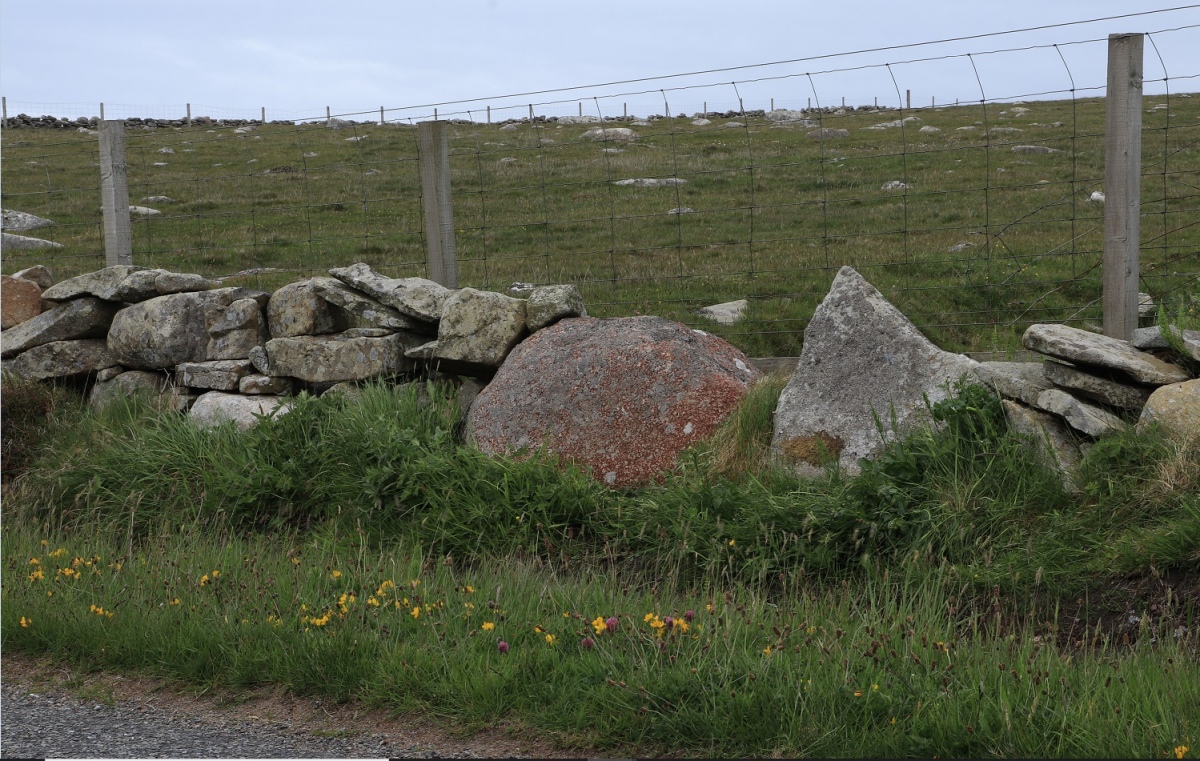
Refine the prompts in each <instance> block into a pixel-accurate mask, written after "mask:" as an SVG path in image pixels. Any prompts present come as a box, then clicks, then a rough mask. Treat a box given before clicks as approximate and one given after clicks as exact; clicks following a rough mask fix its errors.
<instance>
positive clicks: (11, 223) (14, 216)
mask: <svg viewBox="0 0 1200 761" xmlns="http://www.w3.org/2000/svg"><path fill="white" fill-rule="evenodd" d="M0 217H2V218H3V224H2V225H0V229H4V230H9V231H11V232H23V231H25V230H36V229H38V228H39V227H48V226H50V225H52V224H54V223H53V222H51V221H50V220H48V219H43V218H42V217H38V216H34V215H33V214H28V213H26V212H23V211H15V210H13V209H3V210H0Z"/></svg>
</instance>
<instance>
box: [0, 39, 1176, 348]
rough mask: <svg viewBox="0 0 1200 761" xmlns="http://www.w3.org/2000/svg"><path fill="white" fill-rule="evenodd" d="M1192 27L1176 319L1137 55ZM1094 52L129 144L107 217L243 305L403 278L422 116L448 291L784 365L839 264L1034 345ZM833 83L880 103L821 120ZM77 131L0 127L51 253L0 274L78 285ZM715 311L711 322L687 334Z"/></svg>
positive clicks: (1089, 286)
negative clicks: (331, 281)
mask: <svg viewBox="0 0 1200 761" xmlns="http://www.w3.org/2000/svg"><path fill="white" fill-rule="evenodd" d="M1195 29H1196V27H1195V26H1186V27H1177V28H1173V29H1166V30H1161V31H1156V32H1152V33H1149V34H1148V35H1147V37H1146V40H1147V42H1148V43H1149V44H1148V45H1147V46H1146V59H1145V80H1146V84H1147V91H1152V92H1155V94H1153V95H1148V96H1147V97H1146V98H1145V99H1144V104H1143V114H1142V117H1143V126H1142V148H1143V151H1142V153H1143V155H1142V173H1143V176H1142V205H1141V213H1142V226H1141V229H1142V240H1141V285H1142V290H1143V291H1145V292H1146V293H1147V294H1149V296H1150V297H1151V298H1152V299H1153V300H1154V301H1156V302H1159V303H1167V304H1174V303H1177V302H1178V303H1182V302H1186V301H1188V300H1189V299H1190V300H1191V303H1195V301H1196V299H1197V298H1198V297H1200V296H1198V293H1197V291H1198V276H1200V95H1197V94H1195V93H1192V92H1188V90H1196V89H1200V88H1197V87H1196V84H1197V81H1198V80H1200V73H1196V72H1188V71H1182V72H1180V71H1175V70H1173V69H1172V67H1171V61H1170V60H1167V59H1168V58H1169V56H1164V55H1163V54H1162V53H1161V52H1160V46H1162V47H1166V45H1164V41H1170V40H1176V41H1177V39H1178V38H1179V37H1184V38H1187V37H1188V36H1190V38H1192V39H1194V38H1195V36H1196V32H1195ZM1106 44H1107V40H1105V39H1087V40H1071V41H1067V42H1061V43H1058V44H1048V45H1024V46H1011V47H1005V48H995V49H989V50H982V51H980V52H975V53H969V54H960V55H937V56H933V55H930V56H920V55H913V56H906V57H905V59H904V60H894V61H887V62H879V63H870V64H866V65H856V66H825V67H823V68H822V70H820V71H789V72H786V73H781V74H778V75H774V74H772V75H767V74H766V73H765V72H764V73H763V75H762V76H756V77H755V78H754V79H746V80H740V81H730V82H719V83H712V82H709V83H699V84H698V83H694V82H690V83H686V84H679V83H674V82H671V81H668V82H662V83H646V82H638V83H637V87H636V89H627V90H618V91H612V90H611V88H609V89H608V90H605V91H604V92H596V93H595V94H591V95H590V96H587V97H581V95H580V93H578V92H574V91H573V92H571V93H569V95H570V97H569V98H568V97H563V98H556V97H554V96H555V95H564V96H565V95H568V93H562V92H560V93H557V94H555V93H550V94H549V95H550V96H551V97H549V98H543V99H542V100H541V102H534V103H524V104H519V105H518V104H512V103H508V104H502V105H495V106H490V105H487V104H479V103H473V102H472V103H468V104H465V105H469V106H470V108H469V109H463V108H461V106H458V107H456V106H451V107H450V108H444V107H443V108H444V110H440V112H439V113H436V114H435V113H434V111H433V110H432V109H430V110H429V111H427V112H413V111H412V110H401V109H392V110H389V109H381V111H379V112H362V113H359V114H353V115H347V114H341V115H337V116H334V115H332V114H331V118H329V119H326V118H325V117H324V116H323V115H318V116H316V117H314V120H312V121H302V122H301V123H296V124H261V123H260V124H251V125H246V124H242V123H241V122H239V123H238V124H239V125H241V126H234V125H232V124H229V123H222V122H221V121H220V120H219V119H216V118H213V117H211V116H205V117H200V116H197V117H196V118H194V119H193V122H192V124H191V125H187V124H186V123H185V122H180V121H178V120H179V117H178V115H174V116H171V117H170V119H171V120H172V121H171V122H170V123H163V121H162V119H164V118H166V117H162V116H161V115H159V116H154V115H151V118H153V119H154V121H153V122H146V121H144V120H141V119H138V120H132V119H131V120H130V121H129V122H128V123H127V133H126V141H127V165H128V176H129V187H130V203H131V204H134V205H135V206H138V207H146V208H148V209H152V210H154V212H157V213H152V212H150V211H141V210H135V211H134V216H133V221H134V226H133V229H134V250H133V253H134V261H135V263H137V264H139V265H146V266H154V267H163V268H167V269H173V270H177V271H189V272H199V273H201V274H204V275H206V276H209V277H213V278H222V279H223V282H226V283H227V284H247V285H253V286H256V287H262V288H274V287H277V286H279V285H282V284H283V283H286V282H290V281H292V280H295V279H298V278H300V277H308V276H312V275H320V274H324V273H325V271H326V270H328V269H329V268H330V267H335V266H344V265H347V264H350V263H353V262H358V261H363V262H366V263H368V264H370V265H371V266H372V267H373V268H375V269H376V270H378V271H380V272H383V273H385V274H388V275H391V276H395V277H402V276H427V273H428V269H427V264H426V250H427V246H426V240H425V232H424V229H425V228H424V220H423V217H422V214H423V206H422V195H421V183H420V173H419V167H418V164H419V158H420V157H419V153H418V143H417V137H416V133H417V130H416V129H415V128H414V126H413V124H414V123H415V122H418V121H422V120H425V119H430V118H434V117H435V116H437V118H441V119H448V120H450V121H451V122H452V130H451V137H450V150H451V162H450V163H451V186H452V189H453V205H454V218H455V227H456V243H457V252H458V273H459V284H460V285H463V286H473V287H480V288H485V289H491V290H505V289H509V288H511V287H513V286H517V287H516V289H515V290H514V293H518V294H519V293H521V292H522V290H523V288H522V285H521V284H547V283H572V284H575V285H577V286H578V287H579V289H580V290H581V292H582V293H583V295H584V299H585V302H586V303H587V305H588V311H589V313H590V314H593V315H596V316H621V315H630V314H658V315H663V316H666V317H670V318H673V319H677V320H680V321H682V322H685V323H688V324H691V325H693V326H695V327H699V328H704V329H706V330H710V331H712V332H716V333H718V334H720V335H723V336H724V337H726V338H728V339H729V340H730V341H732V342H733V343H735V344H736V345H738V346H740V347H741V348H743V349H744V350H746V351H747V352H748V353H750V354H752V355H755V356H772V355H776V356H787V355H794V354H798V353H799V347H800V345H801V341H802V332H803V330H804V328H805V326H806V325H807V321H808V319H809V318H810V317H811V315H812V312H813V309H814V308H815V306H816V305H817V303H819V301H820V300H821V298H822V297H823V296H824V294H825V293H826V291H827V289H828V287H829V284H830V282H831V280H832V278H833V276H834V275H835V274H836V272H837V270H838V268H839V267H841V266H842V265H847V264H848V265H851V266H854V267H855V268H856V269H858V270H859V271H860V272H861V273H862V274H863V275H864V276H865V277H866V278H867V279H868V280H869V281H871V282H872V283H873V284H874V285H876V287H878V288H880V290H881V291H883V293H884V295H885V296H886V297H887V298H888V299H889V300H890V301H892V302H893V303H894V304H896V305H897V306H898V307H899V308H900V309H901V311H903V312H904V313H905V314H906V315H907V316H908V317H909V318H910V319H912V320H913V321H914V322H915V323H916V324H917V325H918V327H920V328H921V329H922V330H923V331H924V332H926V333H927V334H928V335H930V336H931V338H933V339H934V340H935V342H937V343H938V344H939V345H941V346H943V347H944V348H948V349H955V350H974V351H981V350H983V351H986V350H1001V351H1003V350H1008V349H1012V348H1015V347H1016V346H1017V345H1018V343H1019V336H1020V333H1021V332H1022V331H1023V329H1024V328H1025V327H1026V326H1027V325H1029V324H1030V323H1033V322H1070V323H1073V324H1077V325H1082V326H1085V327H1093V326H1096V325H1099V324H1100V322H1101V320H1102V317H1101V306H1100V304H1101V289H1102V259H1103V248H1104V201H1103V195H1102V194H1103V189H1104V156H1105V137H1104V133H1105V101H1104V93H1105V78H1106V72H1105V70H1104V68H1103V67H1102V66H1101V67H1096V66H1088V67H1086V68H1085V67H1081V66H1080V64H1079V63H1078V61H1079V60H1081V59H1083V58H1086V57H1087V56H1091V57H1092V58H1093V59H1094V58H1095V57H1096V53H1097V50H1096V49H1097V48H1099V49H1101V54H1100V55H1099V58H1100V59H1101V60H1103V55H1102V50H1103V48H1104V47H1105V46H1106ZM1085 54H1086V55H1085ZM1006 67H1007V68H1012V67H1023V68H1028V69H1033V70H1036V72H1037V74H1038V82H1039V84H1040V86H1039V88H1038V89H1030V90H1028V91H1022V92H993V91H992V88H990V87H989V86H988V83H989V82H990V81H992V80H994V79H999V77H998V75H997V73H996V72H998V71H999V70H1001V69H1003V68H1006ZM951 70H953V72H954V76H955V77H962V78H963V81H966V82H967V83H968V84H969V85H970V86H971V87H972V88H973V90H974V92H973V93H972V97H971V98H969V99H968V98H959V99H958V100H957V102H956V103H949V102H947V103H942V104H938V103H937V101H936V98H931V99H930V102H928V103H921V104H913V103H912V99H911V89H912V88H913V87H914V85H919V84H920V82H921V81H922V79H924V78H927V77H931V76H938V77H939V78H943V79H944V78H945V75H946V72H948V71H951ZM1160 74H1161V76H1160ZM850 82H853V87H855V88H859V89H862V88H864V87H868V86H869V87H871V89H873V90H874V91H875V92H877V93H880V95H876V96H871V98H870V99H869V100H868V99H863V98H860V99H859V101H858V102H853V101H851V102H850V103H848V104H847V103H845V101H844V95H843V93H845V92H847V90H848V89H849V88H850V87H851V85H850V84H849V83H850ZM864 83H869V84H864ZM653 84H660V85H664V86H660V87H658V88H653V87H651V86H650V85H653ZM666 84H671V85H672V86H665V85H666ZM764 88H769V89H764ZM768 91H769V92H773V93H775V95H774V96H770V97H769V98H768V97H764V96H763V95H762V93H764V92H768ZM752 93H753V94H752ZM651 98H652V100H648V99H651ZM631 101H634V102H637V103H639V104H640V105H639V112H640V114H641V115H640V116H638V115H635V114H631V112H630V109H629V103H630V102H631ZM651 103H653V104H656V105H652V106H651V105H647V104H651ZM747 103H749V104H750V105H755V104H757V105H758V106H759V108H756V109H754V108H752V109H747V108H746V105H747ZM732 104H736V107H735V108H730V107H729V106H730V105H732ZM710 105H712V106H713V107H710ZM721 108H724V110H721ZM689 112H690V113H691V115H690V116H685V115H684V114H687V113H689ZM193 113H196V110H195V109H194V110H193ZM368 114H369V117H368ZM672 114H674V115H672ZM268 116H269V115H268ZM348 116H349V117H351V118H347V117H348ZM363 117H367V118H363ZM92 126H93V123H87V124H83V123H81V124H80V125H79V126H78V127H77V128H75V130H70V129H67V130H62V129H60V130H58V131H51V130H37V129H28V130H23V129H8V130H5V132H4V157H5V170H6V171H5V182H4V188H3V203H4V207H5V208H6V209H19V210H21V211H27V212H31V213H34V214H38V215H39V216H45V217H47V218H49V219H52V220H53V221H54V225H53V226H52V227H47V228H43V229H41V230H39V231H32V232H30V233H29V234H30V235H40V237H44V238H47V239H50V240H53V241H55V242H57V243H59V244H62V248H60V249H54V250H41V251H20V250H14V249H11V248H8V249H6V250H5V252H4V262H3V268H4V271H5V272H12V271H15V270H16V269H20V268H22V267H24V266H29V265H30V264H33V263H44V264H49V265H50V266H51V267H52V268H53V269H54V270H55V274H56V275H58V276H59V277H65V276H69V275H72V274H78V273H80V272H85V271H89V270H92V269H97V268H99V267H101V266H103V264H104V256H103V238H102V231H101V224H100V219H101V209H100V193H99V157H98V152H97V151H98V149H97V144H96V138H95V135H94V133H93V132H92V131H90V128H91V127H92ZM631 133H632V134H631ZM740 300H745V302H746V304H745V307H744V310H743V316H742V317H741V318H740V319H739V320H738V321H736V322H733V323H731V324H724V323H720V322H714V321H711V320H709V319H707V318H706V317H704V316H702V315H701V313H700V310H701V309H702V308H704V307H707V306H711V305H714V304H720V303H725V302H736V301H740Z"/></svg>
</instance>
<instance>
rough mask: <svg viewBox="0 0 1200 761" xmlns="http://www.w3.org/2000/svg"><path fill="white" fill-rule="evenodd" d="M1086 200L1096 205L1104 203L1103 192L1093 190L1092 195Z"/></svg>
mask: <svg viewBox="0 0 1200 761" xmlns="http://www.w3.org/2000/svg"><path fill="white" fill-rule="evenodd" d="M1088 200H1089V201H1095V202H1096V203H1104V192H1103V191H1100V190H1093V191H1092V194H1091V195H1090V196H1088Z"/></svg>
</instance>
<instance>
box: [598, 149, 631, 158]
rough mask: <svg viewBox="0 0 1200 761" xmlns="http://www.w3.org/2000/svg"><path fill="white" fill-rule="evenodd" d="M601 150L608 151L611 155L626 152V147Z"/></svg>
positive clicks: (602, 151) (601, 150)
mask: <svg viewBox="0 0 1200 761" xmlns="http://www.w3.org/2000/svg"><path fill="white" fill-rule="evenodd" d="M600 152H601V153H607V154H608V155H610V156H615V155H617V154H618V153H624V152H625V149H624V148H601V149H600Z"/></svg>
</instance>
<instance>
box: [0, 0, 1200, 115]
mask: <svg viewBox="0 0 1200 761" xmlns="http://www.w3.org/2000/svg"><path fill="white" fill-rule="evenodd" d="M1183 5H1187V3H1186V0H1177V1H1176V2H1171V0H1157V1H1155V2H1143V1H1141V0H1004V1H1003V2H997V1H996V0H987V1H986V2H978V1H976V0H958V1H957V2H952V1H949V0H928V1H926V2H919V1H912V0H910V2H896V0H819V1H818V2H810V1H807V0H804V1H801V0H760V1H755V0H744V1H743V2H736V1H731V0H724V1H723V2H713V1H712V0H689V1H688V2H665V1H662V0H604V1H603V2H596V1H593V2H562V1H561V0H560V1H559V2H550V1H548V0H435V1H434V2H420V3H417V2H408V1H406V0H387V1H375V0H357V1H356V2H332V1H331V0H322V1H321V2H317V1H316V0H289V1H288V2H266V1H265V0H236V1H233V0H203V2H196V1H194V0H153V1H151V0H0V94H3V95H4V96H6V97H7V99H8V110H9V113H10V114H15V113H17V112H22V111H23V112H27V113H33V114H35V115H37V114H41V113H54V114H57V115H63V116H76V115H80V114H84V115H95V114H96V113H97V110H98V106H97V105H95V104H98V103H99V102H100V101H104V102H105V103H106V115H107V116H108V117H109V118H114V117H117V118H119V117H122V116H164V117H171V116H177V115H179V111H180V109H181V108H182V106H183V104H185V103H188V102H190V103H192V104H193V113H194V114H196V115H200V114H202V113H204V114H208V115H212V116H234V115H242V116H252V115H253V116H257V115H258V112H259V108H260V107H262V106H265V107H266V108H267V117H268V119H270V118H290V119H295V118H301V117H306V116H310V117H315V116H323V115H324V113H325V107H326V106H329V107H330V108H331V109H332V110H333V112H334V113H335V114H337V113H352V112H361V111H368V110H374V111H375V113H376V114H377V113H378V109H379V107H380V106H386V107H387V108H388V109H395V110H391V111H389V113H388V118H404V117H409V116H411V117H414V118H421V117H422V116H425V115H427V114H429V113H430V112H431V111H432V104H448V103H450V102H453V101H462V100H467V99H479V100H477V101H475V102H472V103H466V104H460V105H440V106H439V109H440V113H441V115H442V116H445V115H447V114H448V113H453V112H458V111H465V110H466V109H471V110H472V112H473V113H475V114H477V113H479V112H480V111H482V110H483V109H484V107H485V106H487V105H491V106H493V108H494V109H496V113H495V115H494V116H495V118H498V119H499V118H505V117H507V116H519V115H522V114H523V113H526V112H527V105H525V104H528V103H537V104H539V105H538V107H537V108H536V111H537V112H538V113H546V114H568V113H576V112H577V109H578V108H579V107H580V106H579V103H578V101H580V100H583V101H584V106H583V107H584V110H585V113H593V114H594V113H597V112H600V113H602V114H604V115H619V114H620V113H621V112H622V109H623V108H624V107H625V104H628V108H629V110H630V112H632V113H661V112H662V111H663V110H664V109H665V107H666V106H665V105H664V101H666V105H669V108H670V110H671V111H672V112H673V113H679V112H687V113H692V112H695V111H699V110H700V109H701V108H702V107H703V104H704V103H707V104H708V107H709V108H710V109H713V110H716V109H730V108H736V106H737V98H738V97H739V96H740V97H741V98H742V99H743V102H744V105H745V108H747V109H750V108H764V107H768V106H769V105H770V99H771V98H774V99H775V101H776V105H777V106H780V107H789V108H797V107H802V106H804V105H806V104H807V102H808V99H809V98H814V97H815V99H816V100H817V101H820V102H821V103H822V104H823V105H829V104H836V103H840V101H841V98H843V97H845V98H846V100H847V103H848V104H863V103H871V102H874V99H875V98H878V100H879V103H880V104H881V105H897V103H898V102H899V100H900V98H902V97H903V96H902V95H900V94H899V93H904V92H905V91H906V90H911V91H912V98H913V105H914V106H915V105H928V104H929V103H930V102H931V100H932V99H935V98H936V99H937V101H938V102H939V103H947V102H953V101H954V100H955V99H963V100H975V101H978V100H979V99H980V97H981V95H980V92H981V87H982V92H983V93H984V96H985V97H987V98H988V99H1004V98H1007V99H1012V98H1017V97H1021V96H1034V97H1051V96H1053V97H1060V96H1054V95H1053V93H1056V92H1058V91H1063V92H1066V91H1069V90H1070V88H1071V86H1072V78H1073V79H1074V86H1075V87H1076V88H1077V90H1078V91H1079V92H1080V93H1081V94H1086V95H1102V94H1103V87H1104V83H1105V50H1106V44H1105V43H1104V42H1103V40H1104V38H1106V37H1107V35H1108V34H1110V33H1114V32H1145V31H1148V32H1154V31H1157V30H1168V29H1172V28H1175V27H1181V26H1188V25H1200V7H1196V6H1193V7H1190V8H1187V9H1184V10H1178V11H1174V12H1170V13H1160V14H1155V15H1145V16H1138V17H1135V18H1127V19H1120V20H1113V21H1103V22H1098V23H1090V24H1083V25H1077V26H1065V27H1059V28H1055V29H1049V30H1044V31H1036V32H1026V33H1020V34H1010V35H1002V36H992V37H986V38H981V39H972V40H965V41H959V42H950V43H943V44H937V45H928V46H921V47H913V48H901V49H894V50H887V51H881V52H874V53H864V54H860V55H850V56H845V55H843V56H835V57H828V58H817V57H818V56H830V55H832V54H840V53H849V52H853V51H857V50H864V49H869V48H879V47H885V46H898V45H906V44H910V43H920V42H926V41H932V40H940V39H946V38H952V37H963V36H969V35H983V34H987V33H991V32H1002V31H1006V30H1011V29H1019V28H1023V27H1034V26H1042V25H1048V24H1059V23H1063V22H1071V21H1079V20H1084V19H1093V18H1098V17H1103V16H1118V15H1122V14H1129V13H1137V12H1141V11H1149V10H1157V9H1163V8H1170V7H1175V6H1183ZM1085 40H1099V41H1098V42H1091V43H1085V44H1069V45H1068V44H1066V43H1076V42H1079V41H1085ZM1153 40H1154V42H1155V43H1156V44H1157V47H1158V53H1157V54H1156V53H1155V50H1154V47H1153V46H1152V45H1150V44H1149V42H1148V43H1147V45H1146V61H1145V66H1146V79H1147V81H1148V85H1147V91H1158V92H1161V91H1162V83H1161V81H1160V82H1158V83H1154V82H1151V81H1150V80H1155V79H1157V80H1161V79H1162V78H1163V66H1162V65H1161V64H1160V63H1159V55H1161V56H1162V59H1163V61H1164V62H1165V64H1166V69H1167V72H1168V73H1169V75H1170V76H1171V77H1173V78H1178V79H1177V80H1176V81H1173V82H1172V83H1171V89H1172V91H1184V92H1195V91H1198V90H1200V28H1194V29H1187V30H1182V31H1174V32H1168V31H1163V32H1161V33H1160V34H1157V35H1154V37H1153ZM1051 44H1058V45H1059V47H1058V48H1057V49H1056V48H1053V47H1050V48H1037V49H1033V50H1025V51H1020V52H1011V53H994V52H992V51H997V50H1000V49H1004V48H1016V47H1028V46H1037V45H1051ZM964 53H973V54H981V55H976V56H974V57H972V58H966V57H951V58H947V59H944V60H937V61H928V62H924V63H904V62H907V61H911V60H913V59H918V58H931V57H939V56H954V55H960V54H964ZM1060 54H1061V55H1060ZM795 59H808V60H802V61H799V62H797V63H791V64H781V65H776V66H760V67H753V68H743V69H740V70H736V71H723V72H715V73H711V74H701V75H697V76H693V77H675V78H666V79H658V80H655V81H652V82H643V83H637V84H626V85H616V86H611V87H584V88H583V89H579V90H570V91H566V92H558V93H547V94H542V95H519V96H516V97H512V98H507V99H506V98H503V97H500V96H504V95H507V94H511V93H527V92H533V91H544V90H553V89H557V88H573V87H580V86H590V85H596V84H600V83H606V82H613V81H618V80H630V79H641V78H649V77H658V76H663V75H673V74H679V73H685V72H692V71H701V70H713V69H724V68H729V67H742V66H751V65H754V64H761V63H767V62H775V61H791V60H795ZM888 63H890V64H893V65H892V66H891V67H890V68H888V67H884V66H882V64H888ZM972 64H974V66H972ZM863 66H866V67H868V68H865V69H859V70H856V71H841V72H833V73H823V72H831V71H832V70H837V69H851V68H856V67H863ZM976 72H978V79H977V78H976ZM809 74H812V75H813V76H811V77H810V76H808V75H809ZM1186 77H1191V79H1188V78H1186ZM756 79H760V80H765V81H758V82H752V81H750V80H756ZM730 82H737V84H736V85H731V84H729V83H730ZM679 88H688V89H679ZM1089 88H1095V89H1089ZM659 90H666V92H665V93H660V92H658V91H659ZM643 91H652V93H651V94H648V95H647V94H637V93H639V92H643ZM1044 93H1050V94H1051V95H1040V96H1039V94H1044ZM1061 97H1065V95H1063V96H1061ZM517 104H520V109H519V110H518V109H517V108H516V105H517ZM506 105H507V106H509V107H510V110H509V111H503V110H502V108H503V107H504V106H506ZM425 106H428V107H425ZM404 107H413V108H410V109H408V110H400V109H402V108H404Z"/></svg>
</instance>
